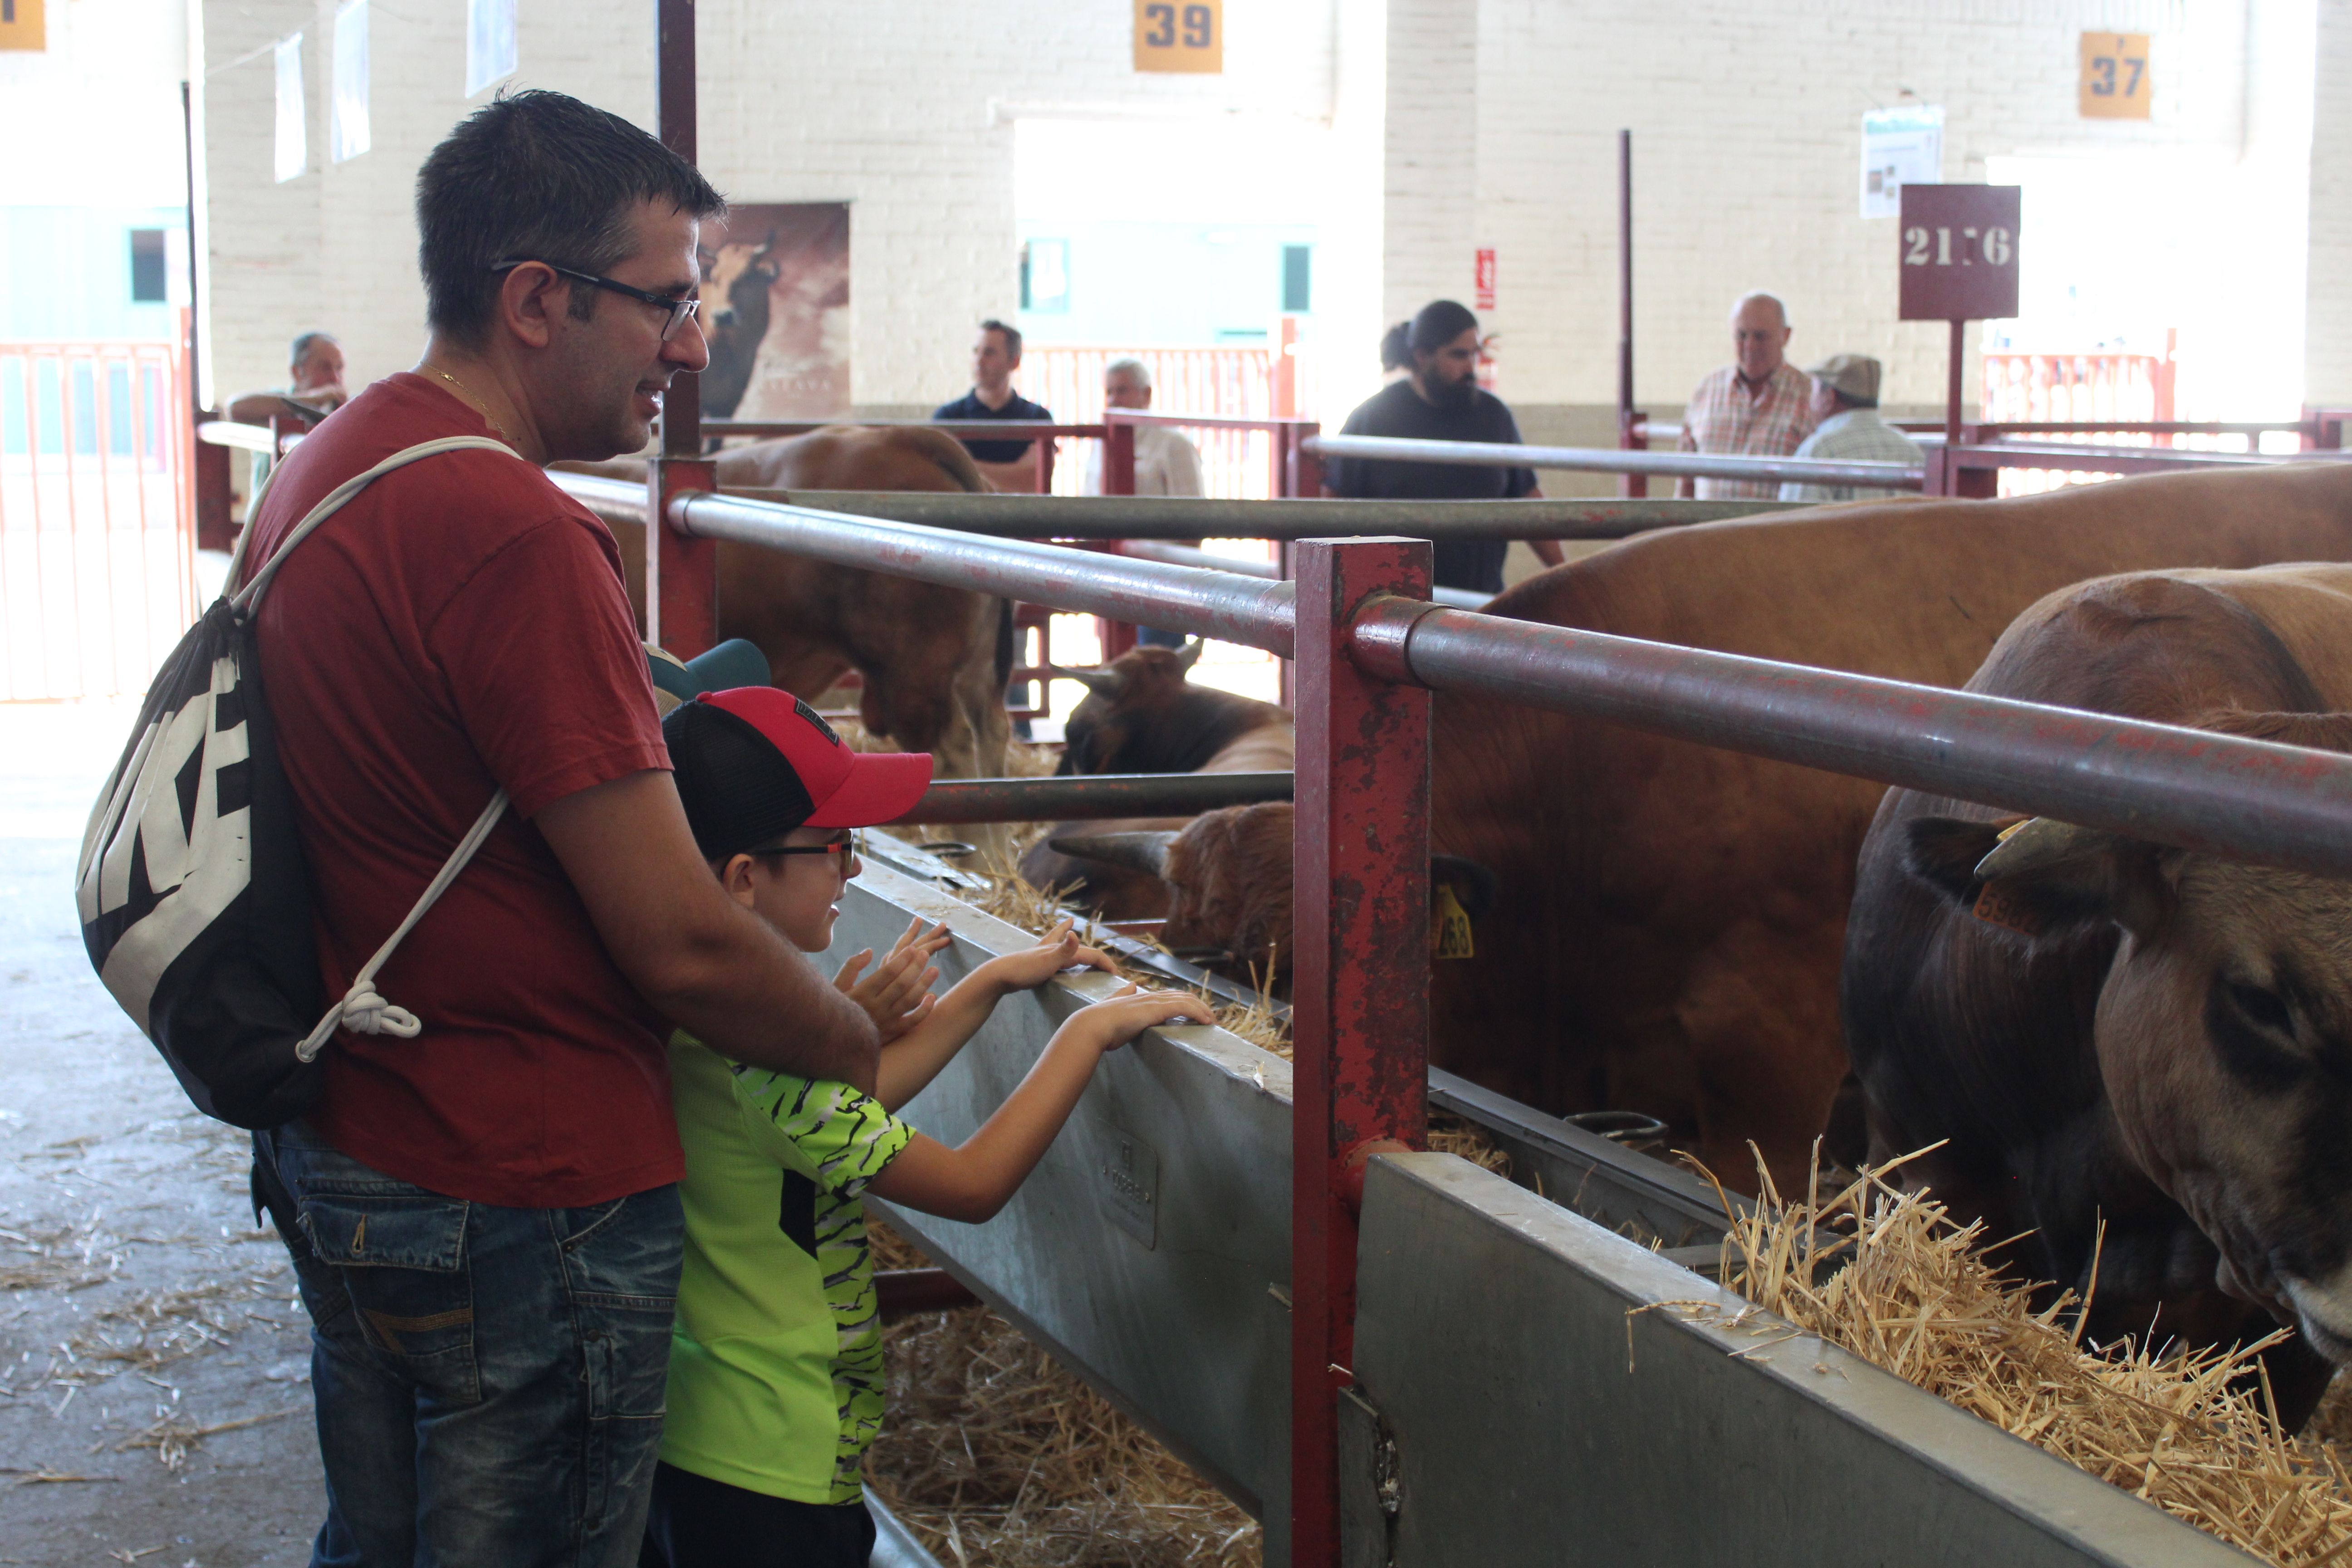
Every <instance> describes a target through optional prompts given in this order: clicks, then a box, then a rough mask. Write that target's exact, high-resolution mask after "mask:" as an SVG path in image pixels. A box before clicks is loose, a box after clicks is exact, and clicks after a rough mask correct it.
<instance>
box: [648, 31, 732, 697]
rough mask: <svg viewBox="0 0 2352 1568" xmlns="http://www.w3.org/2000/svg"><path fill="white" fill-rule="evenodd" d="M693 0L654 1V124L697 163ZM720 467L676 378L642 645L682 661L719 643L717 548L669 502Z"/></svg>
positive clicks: (689, 381)
mask: <svg viewBox="0 0 2352 1568" xmlns="http://www.w3.org/2000/svg"><path fill="white" fill-rule="evenodd" d="M694 69H695V67H694V0H655V5H654V100H655V101H654V118H655V120H656V121H657V122H658V125H659V129H660V134H661V139H662V144H663V145H664V146H666V147H667V148H668V149H669V150H670V151H671V152H673V153H677V155H678V156H679V157H681V158H684V159H685V160H686V161H687V162H688V163H693V162H694V161H695V157H696V153H697V152H698V146H697V137H696V134H695V75H694ZM718 488H719V467H718V465H717V464H716V463H711V462H706V461H704V460H703V457H702V378H701V377H700V376H698V375H692V374H683V373H681V374H677V375H674V376H672V377H671V378H670V384H669V390H668V391H667V393H665V394H663V395H662V419H661V455H660V456H659V457H657V458H655V459H654V460H653V461H652V462H650V463H648V464H646V500H647V501H648V502H649V504H650V510H649V511H648V512H647V514H646V626H645V633H646V641H647V642H650V643H657V644H659V645H660V646H661V647H666V648H667V649H668V650H669V651H670V652H672V653H674V654H676V655H677V656H678V657H679V658H693V657H694V656H695V655H697V654H698V653H704V652H707V651H709V647H710V646H711V645H712V644H713V643H715V642H717V641H718V640H719V572H718V561H719V544H718V542H717V541H716V540H709V539H690V538H688V536H687V535H685V534H682V533H680V532H678V531H677V529H675V528H673V527H672V526H670V523H669V501H670V498H672V497H673V496H676V495H677V494H679V493H680V492H682V491H687V490H715V489H718Z"/></svg>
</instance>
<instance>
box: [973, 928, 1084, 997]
mask: <svg viewBox="0 0 2352 1568" xmlns="http://www.w3.org/2000/svg"><path fill="white" fill-rule="evenodd" d="M1066 969H1099V970H1101V971H1102V972H1103V973H1105V974H1117V973H1118V961H1117V960H1115V959H1113V958H1112V957H1111V956H1110V955H1109V954H1108V953H1107V952H1098V951H1097V950H1096V949H1094V948H1091V947H1087V946H1086V945H1084V944H1083V943H1081V942H1079V941H1078V932H1077V923H1076V921H1062V922H1060V923H1059V924H1057V925H1056V926H1055V927H1054V929H1053V930H1052V931H1047V932H1046V933H1045V941H1043V942H1039V943H1038V944H1037V945H1036V946H1035V947H1032V948H1024V950H1022V951H1021V952H1008V953H1004V954H1003V955H1001V956H999V957H996V958H992V959H990V960H989V961H988V962H987V963H983V964H982V965H981V966H980V972H981V973H983V974H985V975H986V976H987V977H988V979H989V980H990V981H991V982H992V984H995V986H996V987H997V988H998V990H999V991H1000V992H1013V991H1028V990H1033V989H1034V988H1035V987H1037V986H1040V985H1043V984H1045V982H1047V981H1048V980H1051V979H1052V978H1054V976H1055V975H1056V974H1059V973H1062V972H1063V971H1064V970H1066Z"/></svg>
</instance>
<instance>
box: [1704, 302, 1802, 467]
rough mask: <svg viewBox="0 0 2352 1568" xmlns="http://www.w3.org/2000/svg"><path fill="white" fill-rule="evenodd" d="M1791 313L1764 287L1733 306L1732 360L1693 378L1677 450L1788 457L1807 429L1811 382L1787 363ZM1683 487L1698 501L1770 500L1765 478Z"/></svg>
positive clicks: (1758, 456) (1797, 445) (1762, 456)
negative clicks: (1702, 378) (1700, 377)
mask: <svg viewBox="0 0 2352 1568" xmlns="http://www.w3.org/2000/svg"><path fill="white" fill-rule="evenodd" d="M1789 331H1790V329H1789V312H1788V310H1786V309H1785V308H1784V307H1783V306H1782V305H1781V303H1780V300H1776V299H1774V298H1773V297H1772V296H1771V295H1769V294H1746V295H1742V296H1741V297H1740V300H1739V302H1738V304H1736V305H1734V306H1733V307H1732V308H1731V342H1732V348H1733V352H1734V353H1736V355H1737V356H1738V363H1737V364H1727V365H1725V366H1724V367H1723V368H1722V369H1721V370H1718V371H1717V372H1716V373H1715V374H1712V375H1710V376H1708V377H1707V378H1706V380H1705V381H1702V382H1700V383H1699V384H1698V390H1697V391H1696V392H1694V393H1692V394H1691V397H1690V405H1689V406H1688V407H1686V408H1685V409H1684V410H1683V438H1682V449H1683V450H1684V451H1685V452H1719V453H1724V454H1727V455H1729V454H1737V455H1738V456H1741V457H1755V458H1786V457H1790V456H1793V455H1794V454H1795V452H1796V450H1797V448H1798V447H1800V446H1801V445H1803V444H1804V439H1805V437H1808V436H1810V435H1811V434H1812V433H1813V410H1812V395H1813V389H1812V384H1811V382H1809V381H1807V380H1806V379H1805V376H1804V374H1803V373H1802V372H1801V371H1799V370H1798V369H1797V368H1796V367H1795V366H1794V365H1791V364H1790V363H1789V362H1788V361H1787V359H1785V358H1784V357H1783V354H1784V353H1785V352H1786V351H1787V349H1788V346H1789ZM1682 493H1683V494H1685V495H1686V496H1691V495H1695V496H1696V497H1698V498H1699V499H1700V500H1734V499H1738V498H1742V497H1748V498H1755V499H1759V500H1770V499H1772V498H1773V497H1774V496H1776V495H1778V494H1779V493H1780V486H1779V485H1778V484H1777V483H1775V482H1774V481H1772V480H1769V479H1700V480H1697V481H1696V484H1694V482H1693V481H1692V480H1689V479H1685V480H1684V481H1683V484H1682Z"/></svg>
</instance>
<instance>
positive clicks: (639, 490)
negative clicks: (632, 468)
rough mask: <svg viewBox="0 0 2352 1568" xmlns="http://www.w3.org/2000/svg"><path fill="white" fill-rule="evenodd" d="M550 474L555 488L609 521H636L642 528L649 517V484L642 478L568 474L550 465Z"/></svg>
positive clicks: (549, 476)
mask: <svg viewBox="0 0 2352 1568" xmlns="http://www.w3.org/2000/svg"><path fill="white" fill-rule="evenodd" d="M547 477H548V478H549V479H553V480H554V481H555V488H556V489H560V490H562V492H563V493H564V494H565V495H568V496H570V497H571V498H572V500H576V501H578V502H579V503H580V504H581V505H583V506H584V507H586V508H587V509H588V510H590V511H593V512H594V513H595V514H596V515H597V516H598V517H601V518H603V519H604V521H607V522H634V523H635V524H636V525H637V526H639V527H640V528H642V527H644V526H645V521H646V487H645V485H644V483H643V482H642V481H639V482H636V483H632V482H630V481H629V480H627V479H602V478H599V477H598V476H596V475H593V474H567V473H565V472H564V471H563V470H562V469H561V468H551V469H550V470H549V471H548V475H547Z"/></svg>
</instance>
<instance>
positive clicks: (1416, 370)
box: [1323, 300, 1561, 594]
mask: <svg viewBox="0 0 2352 1568" xmlns="http://www.w3.org/2000/svg"><path fill="white" fill-rule="evenodd" d="M1406 341H1407V343H1408V344H1409V346H1410V347H1411V349H1412V374H1409V375H1407V376H1406V377H1405V378H1404V379H1403V380H1402V381H1399V382H1395V383H1392V384H1390V385H1389V386H1387V387H1384V388H1382V389H1381V391H1379V392H1377V393H1375V394H1373V395H1372V396H1371V397H1370V398H1368V399H1367V400H1366V401H1365V402H1364V403H1363V404H1362V405H1360V406H1359V407H1358V408H1357V410H1356V411H1355V412H1354V413H1353V414H1350V415H1349V416H1348V423H1347V424H1346V425H1344V426H1341V427H1340V430H1339V433H1340V434H1341V435H1343V436H1385V437H1404V438H1408V439H1412V440H1417V441H1485V442H1490V443H1499V444H1502V445H1506V446H1516V445H1517V444H1518V439H1519V426H1518V422H1517V420H1515V419H1513V418H1512V417H1511V411H1510V409H1509V408H1507V406H1505V405H1504V403H1503V400H1502V399H1501V398H1499V397H1496V395H1494V394H1493V393H1491V392H1487V391H1486V390H1484V389H1483V388H1481V387H1480V386H1479V384H1478V318H1477V317H1475V316H1474V315H1472V314H1471V313H1470V311H1469V310H1468V309H1467V308H1465V307H1464V306H1462V305H1459V304H1456V303H1455V302H1454V300H1433V301H1431V302H1430V303H1429V304H1427V305H1424V306H1423V307H1422V311H1421V314H1419V315H1417V316H1415V317H1414V318H1413V319H1412V331H1411V333H1410V334H1409V336H1408V337H1407V340H1406ZM1323 483H1324V487H1325V488H1326V489H1328V490H1329V491H1330V492H1331V493H1332V494H1333V495H1335V496H1348V497H1353V498H1357V499H1361V500H1520V499H1523V498H1528V497H1538V496H1541V495H1542V494H1543V491H1542V490H1540V489H1537V488H1536V476H1535V470H1534V469H1532V468H1471V467H1465V466H1461V465H1457V464H1453V463H1394V462H1384V461H1380V460H1377V459H1372V458H1335V459H1333V460H1332V461H1331V462H1330V463H1328V465H1326V467H1325V468H1324V470H1323ZM1528 544H1529V545H1530V546H1531V547H1532V548H1533V549H1534V551H1535V552H1536V554H1537V556H1538V557H1539V558H1540V559H1541V560H1542V562H1543V563H1544V564H1545V565H1547V566H1557V565H1559V563H1560V560H1561V556H1560V552H1559V545H1558V544H1557V543H1555V542H1552V541H1550V540H1549V539H1534V540H1529V541H1528ZM1509 550H1510V545H1509V543H1508V542H1507V541H1504V540H1500V539H1491V540H1461V541H1450V540H1440V541H1438V542H1437V543H1436V545H1435V548H1434V551H1433V563H1432V564H1433V580H1434V581H1435V582H1436V584H1437V585H1438V586H1440V587H1444V588H1468V589H1472V590H1474V591H1475V592H1478V593H1482V594H1499V593H1501V592H1502V591H1503V558H1504V556H1505V555H1506V554H1507V552H1509Z"/></svg>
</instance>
